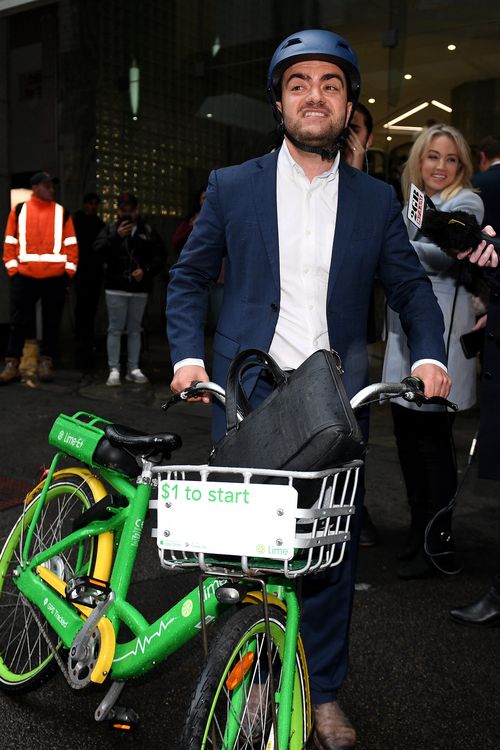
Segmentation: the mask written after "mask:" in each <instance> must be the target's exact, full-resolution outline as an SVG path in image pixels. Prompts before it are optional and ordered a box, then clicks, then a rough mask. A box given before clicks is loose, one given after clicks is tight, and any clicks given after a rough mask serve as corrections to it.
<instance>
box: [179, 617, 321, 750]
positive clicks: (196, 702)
mask: <svg viewBox="0 0 500 750" xmlns="http://www.w3.org/2000/svg"><path fill="white" fill-rule="evenodd" d="M285 627H286V615H285V613H284V612H283V611H282V610H281V609H279V608H277V607H274V606H271V607H270V631H271V656H272V664H273V678H274V686H275V690H276V694H279V690H280V685H281V674H282V659H283V653H284V645H285ZM277 710H278V716H279V706H278V707H277ZM309 728H310V703H309V693H308V679H307V667H306V662H305V658H304V652H303V649H302V644H301V643H300V640H299V644H298V648H297V656H296V666H295V675H294V692H293V703H292V717H291V731H290V741H289V745H288V746H287V749H288V748H289V750H301V749H302V748H303V746H304V744H305V742H306V741H307V735H308V731H309ZM273 747H275V745H274V743H273V729H272V714H271V700H270V680H269V671H268V661H267V647H266V638H265V620H264V610H263V607H262V606H260V605H259V606H257V605H251V606H245V607H243V608H242V609H241V610H240V611H239V612H237V613H236V614H235V615H234V616H233V617H231V618H230V619H229V620H228V621H227V623H226V624H225V625H224V626H223V628H222V629H221V630H220V632H219V633H218V635H217V636H216V638H215V639H214V642H213V644H211V645H210V651H209V655H208V659H207V662H206V664H205V666H204V667H203V669H202V672H201V675H200V678H199V680H198V683H197V685H196V688H195V690H194V692H193V696H192V701H191V706H190V708H189V712H188V716H187V719H186V722H185V725H184V728H183V732H182V735H181V737H180V740H179V744H178V748H179V750H180V749H181V748H182V750H244V749H245V748H252V750H256V749H257V748H260V749H261V750H267V749H268V748H273ZM280 750H281V748H280ZM283 750H285V749H284V748H283Z"/></svg>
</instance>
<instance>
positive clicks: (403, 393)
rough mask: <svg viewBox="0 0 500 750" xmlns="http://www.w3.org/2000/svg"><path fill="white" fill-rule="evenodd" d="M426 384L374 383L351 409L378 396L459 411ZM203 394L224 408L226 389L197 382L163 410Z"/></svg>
mask: <svg viewBox="0 0 500 750" xmlns="http://www.w3.org/2000/svg"><path fill="white" fill-rule="evenodd" d="M424 388H425V386H424V382H423V380H421V379H420V378H418V377H414V376H409V377H407V378H404V380H402V381H401V383H373V384H372V385H368V386H366V388H363V389H362V390H361V391H359V393H357V394H356V395H355V396H353V398H352V399H351V407H352V409H353V411H356V410H357V409H359V408H361V407H362V406H365V405H366V404H368V403H369V402H372V401H373V400H374V399H376V398H377V397H378V396H387V397H388V398H398V397H400V398H404V400H405V401H411V402H413V403H415V404H417V406H422V404H439V405H441V406H445V407H447V408H449V409H452V410H453V411H457V410H458V406H457V404H455V403H453V402H452V401H448V399H446V398H442V397H441V396H426V395H425V394H424ZM202 393H210V394H211V395H212V396H214V397H215V398H216V399H217V400H218V401H220V403H221V404H222V405H223V406H224V405H225V403H226V393H225V391H224V388H222V387H221V386H220V385H217V383H213V382H211V381H207V382H203V381H196V382H193V383H191V385H190V386H189V388H185V389H184V390H183V391H181V392H180V393H177V394H176V395H175V396H172V397H171V398H170V399H169V400H168V401H167V403H166V404H163V407H162V408H163V409H165V410H166V409H168V408H169V407H170V406H173V404H177V403H179V402H180V401H187V400H188V399H190V398H199V397H200V396H201V395H202ZM237 417H238V422H241V420H242V419H243V417H244V415H243V413H242V412H241V411H240V410H239V409H238V410H237Z"/></svg>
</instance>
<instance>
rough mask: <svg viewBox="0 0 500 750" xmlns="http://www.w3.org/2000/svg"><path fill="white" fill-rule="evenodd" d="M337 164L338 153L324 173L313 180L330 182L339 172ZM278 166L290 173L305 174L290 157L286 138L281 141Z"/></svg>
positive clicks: (338, 160)
mask: <svg viewBox="0 0 500 750" xmlns="http://www.w3.org/2000/svg"><path fill="white" fill-rule="evenodd" d="M339 163H340V152H338V153H337V155H336V157H335V159H334V161H333V164H332V166H331V167H330V168H329V169H327V170H326V171H325V172H322V173H321V174H319V175H317V177H315V178H314V179H318V180H327V181H328V180H331V179H334V178H335V177H336V176H337V172H338V171H339ZM278 164H279V166H280V167H284V168H285V169H287V170H289V171H291V172H292V174H293V173H294V172H298V173H299V174H301V175H304V177H305V173H304V170H303V169H302V167H301V166H300V164H297V162H296V161H295V159H294V158H293V157H292V155H291V153H290V151H289V149H288V145H287V142H286V138H285V139H283V145H282V146H281V149H280V153H279V156H278Z"/></svg>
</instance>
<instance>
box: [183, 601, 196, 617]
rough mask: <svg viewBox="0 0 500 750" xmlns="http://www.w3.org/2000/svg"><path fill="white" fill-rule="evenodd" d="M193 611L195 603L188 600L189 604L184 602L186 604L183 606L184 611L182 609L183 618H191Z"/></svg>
mask: <svg viewBox="0 0 500 750" xmlns="http://www.w3.org/2000/svg"><path fill="white" fill-rule="evenodd" d="M192 611H193V602H192V601H191V599H188V600H187V602H184V604H183V605H182V609H181V612H182V616H183V617H189V615H190V614H191V612H192Z"/></svg>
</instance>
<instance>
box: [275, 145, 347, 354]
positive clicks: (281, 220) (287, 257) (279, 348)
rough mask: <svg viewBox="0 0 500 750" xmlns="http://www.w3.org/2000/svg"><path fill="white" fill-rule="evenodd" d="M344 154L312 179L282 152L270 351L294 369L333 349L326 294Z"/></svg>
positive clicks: (277, 192)
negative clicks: (276, 300)
mask: <svg viewBox="0 0 500 750" xmlns="http://www.w3.org/2000/svg"><path fill="white" fill-rule="evenodd" d="M339 160H340V155H339V154H337V156H336V158H335V161H334V163H333V165H332V166H331V167H330V168H329V169H327V170H325V171H324V172H323V173H322V174H320V175H319V176H317V177H314V178H313V180H312V181H309V179H308V178H307V177H306V175H305V173H304V170H303V169H302V167H300V166H299V165H298V164H297V163H296V162H295V161H294V160H293V158H292V156H291V155H290V152H289V150H288V147H287V144H286V141H285V142H284V143H283V147H282V148H281V150H280V153H279V156H278V168H277V182H276V197H277V209H278V237H279V265H280V287H281V297H280V311H279V317H278V322H277V325H276V330H275V332H274V337H273V340H272V342H271V347H270V349H269V353H270V354H271V356H272V357H274V359H275V360H276V361H277V362H278V364H279V365H280V367H282V368H283V369H295V368H296V367H298V366H299V365H300V364H301V363H302V362H303V361H304V360H305V359H307V357H309V355H311V354H312V353H313V352H315V351H317V350H318V349H329V348H330V342H329V338H328V324H327V319H326V297H327V291H328V279H329V275H330V265H331V261H332V247H333V236H334V234H335V220H336V217H337V203H338V184H339V180H338V174H339Z"/></svg>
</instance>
